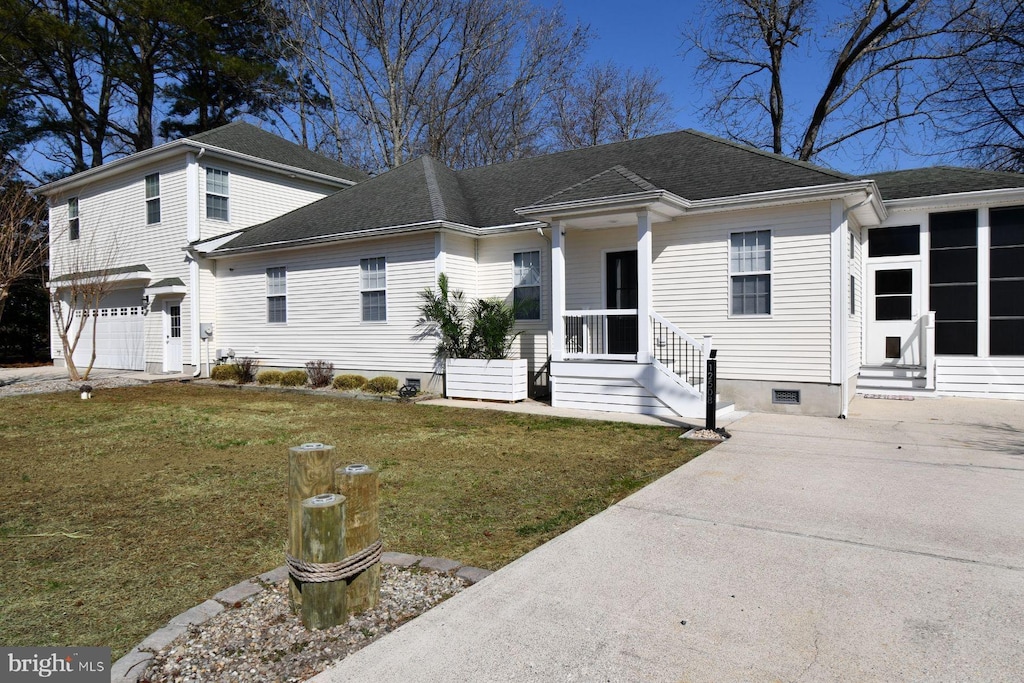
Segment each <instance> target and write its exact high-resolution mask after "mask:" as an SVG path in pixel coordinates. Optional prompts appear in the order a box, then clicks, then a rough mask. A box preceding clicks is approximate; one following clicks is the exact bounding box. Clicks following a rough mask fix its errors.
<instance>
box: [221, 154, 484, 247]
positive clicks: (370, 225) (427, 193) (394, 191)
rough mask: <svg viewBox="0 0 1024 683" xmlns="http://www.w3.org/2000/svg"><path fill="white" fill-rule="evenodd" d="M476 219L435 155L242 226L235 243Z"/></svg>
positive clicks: (262, 242) (252, 243)
mask: <svg viewBox="0 0 1024 683" xmlns="http://www.w3.org/2000/svg"><path fill="white" fill-rule="evenodd" d="M443 220H446V221H451V222H454V223H466V224H470V225H472V224H474V220H473V216H472V214H471V212H470V210H469V206H468V205H467V204H466V201H465V198H464V197H463V195H462V193H461V192H460V190H459V181H458V178H457V177H456V174H455V172H454V171H452V170H450V169H448V168H446V167H445V166H444V165H443V164H441V163H439V162H438V161H436V160H435V159H432V158H431V157H421V158H419V159H417V160H416V161H410V162H409V163H407V164H404V165H402V166H399V167H398V168H396V169H393V170H391V171H388V172H387V173H383V174H381V175H379V176H376V177H374V178H370V179H369V180H367V181H366V182H363V183H359V184H358V185H355V186H353V187H350V188H348V189H346V190H342V191H341V192H336V193H335V194H333V195H330V196H328V197H324V198H323V199H321V200H319V201H316V202H313V203H312V204H309V205H307V206H304V207H302V208H300V209H296V210H295V211H292V212H291V213H286V214H284V215H283V216H279V217H278V218H275V219H273V220H270V221H267V222H266V223H262V224H260V225H256V226H253V227H251V228H248V229H247V230H245V231H243V232H242V233H241V234H240V235H239V236H238V237H236V238H235V239H233V240H231V241H230V242H229V243H227V244H226V245H224V247H222V248H227V249H235V248H245V247H254V246H261V245H265V244H274V243H278V242H285V241H289V240H302V239H310V238H315V237H322V236H325V235H335V234H341V233H346V232H359V231H361V230H372V229H374V228H380V227H389V226H396V225H408V224H410V223H423V222H428V221H443Z"/></svg>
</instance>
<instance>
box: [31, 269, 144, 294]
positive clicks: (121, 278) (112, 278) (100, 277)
mask: <svg viewBox="0 0 1024 683" xmlns="http://www.w3.org/2000/svg"><path fill="white" fill-rule="evenodd" d="M63 277H64V278H65V279H62V280H50V281H48V282H47V283H46V286H47V288H49V289H50V290H51V291H54V290H60V289H65V288H67V287H69V286H71V285H72V284H73V283H75V282H101V281H102V282H109V283H115V284H121V283H124V282H136V281H138V282H151V281H152V280H153V273H152V272H150V271H148V270H134V271H130V272H127V273H113V274H105V273H93V274H91V275H86V276H83V277H80V278H77V279H72V278H68V277H67V276H63Z"/></svg>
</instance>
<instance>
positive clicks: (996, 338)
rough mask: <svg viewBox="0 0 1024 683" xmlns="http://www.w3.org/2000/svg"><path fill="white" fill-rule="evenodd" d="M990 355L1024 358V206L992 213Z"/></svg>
mask: <svg viewBox="0 0 1024 683" xmlns="http://www.w3.org/2000/svg"><path fill="white" fill-rule="evenodd" d="M990 218H991V220H990V221H989V225H990V226H991V230H992V245H991V248H990V250H989V257H990V260H989V263H990V266H991V272H990V274H989V301H990V305H991V309H990V318H989V345H990V346H989V353H991V354H992V355H993V356H1024V206H1014V207H1008V208H1005V209H992V210H991V212H990Z"/></svg>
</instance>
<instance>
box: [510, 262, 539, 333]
mask: <svg viewBox="0 0 1024 683" xmlns="http://www.w3.org/2000/svg"><path fill="white" fill-rule="evenodd" d="M540 262H541V259H540V252H539V251H517V252H516V253H515V254H513V256H512V306H513V307H514V309H515V312H516V319H517V320H540V308H541V307H540V283H541V265H540Z"/></svg>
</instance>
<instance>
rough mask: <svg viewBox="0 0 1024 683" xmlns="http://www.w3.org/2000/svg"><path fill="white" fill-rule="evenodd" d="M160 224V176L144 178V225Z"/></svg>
mask: <svg viewBox="0 0 1024 683" xmlns="http://www.w3.org/2000/svg"><path fill="white" fill-rule="evenodd" d="M159 222H160V174H159V173H153V174H152V175H148V176H146V225H153V224H154V223H159Z"/></svg>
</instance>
